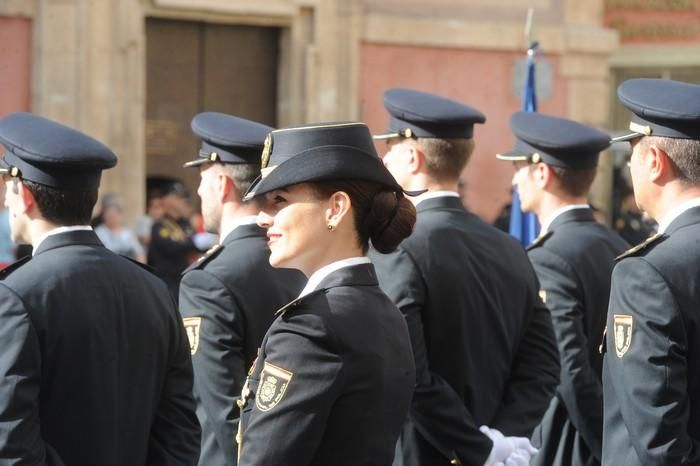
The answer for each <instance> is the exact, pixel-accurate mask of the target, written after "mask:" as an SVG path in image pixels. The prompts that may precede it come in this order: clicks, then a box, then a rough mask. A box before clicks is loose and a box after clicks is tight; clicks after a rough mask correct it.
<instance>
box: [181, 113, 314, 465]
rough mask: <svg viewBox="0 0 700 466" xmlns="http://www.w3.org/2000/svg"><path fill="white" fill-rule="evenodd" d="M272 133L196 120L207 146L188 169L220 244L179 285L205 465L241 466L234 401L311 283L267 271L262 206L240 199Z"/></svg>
mask: <svg viewBox="0 0 700 466" xmlns="http://www.w3.org/2000/svg"><path fill="white" fill-rule="evenodd" d="M271 130H272V128H270V127H268V126H265V125H262V124H259V123H255V122H252V121H248V120H244V119H242V118H236V117H234V116H230V115H224V114H222V113H213V112H207V113H200V114H199V115H197V116H195V117H194V118H193V119H192V131H194V133H195V134H196V135H197V136H199V138H201V140H202V147H201V150H200V151H199V156H198V157H197V158H196V159H194V160H192V161H191V162H188V163H186V164H185V166H186V167H198V168H199V173H200V184H199V189H198V191H197V193H198V194H199V196H200V198H201V201H202V202H201V205H202V216H203V218H204V226H205V228H206V229H207V230H208V231H209V232H211V233H215V234H218V235H219V238H220V240H219V243H218V244H217V245H216V246H214V247H213V248H212V249H210V250H209V252H208V253H207V254H206V255H205V256H203V257H202V258H201V259H199V260H198V261H197V262H195V263H194V264H192V265H191V266H190V267H189V268H188V269H187V270H186V271H185V273H184V274H183V277H182V282H181V284H180V303H179V306H180V313H181V314H182V317H183V318H184V322H185V328H186V329H187V332H188V336H189V337H190V349H191V351H192V363H193V366H194V375H195V383H194V393H195V401H196V402H197V417H198V418H199V422H200V424H201V425H202V452H201V456H200V459H199V464H201V465H203V466H206V465H221V466H223V465H235V464H236V450H237V448H238V445H237V444H236V441H235V436H236V431H237V427H238V418H239V410H238V407H237V405H236V400H237V398H238V395H239V394H240V393H241V388H242V387H243V381H244V380H245V376H246V373H247V371H248V369H249V368H250V366H251V365H252V363H253V361H254V360H255V356H256V351H257V349H258V347H259V346H260V343H261V341H262V338H263V336H264V335H265V332H266V331H267V329H268V327H269V326H270V323H271V322H272V319H273V315H274V312H275V311H276V310H277V309H278V308H280V307H281V306H282V305H284V304H286V303H288V302H289V301H291V300H292V299H294V298H295V297H296V296H298V295H299V292H300V291H301V290H302V288H303V287H304V283H305V282H306V278H305V277H304V276H303V274H301V272H298V271H294V270H288V269H273V268H272V267H271V266H270V264H269V262H268V260H269V256H270V250H269V249H268V247H267V244H266V243H267V237H266V236H265V230H263V229H262V228H260V227H259V226H258V225H257V224H256V223H255V222H256V217H257V213H258V212H259V211H260V203H259V201H257V200H252V201H250V202H247V203H244V202H243V201H242V197H243V194H245V192H246V191H247V190H248V188H249V187H250V185H251V183H252V182H253V181H254V180H255V178H257V176H258V175H259V174H260V154H261V152H262V148H263V141H264V140H265V137H266V136H267V134H268V133H269V132H270V131H271Z"/></svg>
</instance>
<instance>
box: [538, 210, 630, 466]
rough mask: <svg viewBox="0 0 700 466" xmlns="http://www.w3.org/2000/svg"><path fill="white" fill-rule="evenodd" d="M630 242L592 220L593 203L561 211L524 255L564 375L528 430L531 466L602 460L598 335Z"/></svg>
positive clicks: (563, 465)
mask: <svg viewBox="0 0 700 466" xmlns="http://www.w3.org/2000/svg"><path fill="white" fill-rule="evenodd" d="M628 247H629V245H628V244H627V243H626V242H625V241H624V240H623V239H622V238H620V236H619V235H618V234H617V233H615V232H613V231H612V230H610V229H609V228H608V227H606V226H604V225H601V224H599V223H598V222H596V220H595V218H594V217H593V211H592V210H591V209H584V208H576V209H573V210H569V211H566V212H563V213H561V214H560V215H558V216H557V217H556V218H555V219H554V220H553V221H552V223H551V225H550V226H549V228H548V231H547V233H546V234H544V235H542V236H541V237H540V238H538V240H536V241H535V242H534V243H533V244H532V245H531V246H530V247H528V255H529V257H530V261H531V262H532V264H533V266H534V267H535V272H537V276H538V278H539V279H540V287H541V291H540V296H541V297H542V299H543V300H544V301H545V304H546V305H547V307H548V308H549V310H550V312H551V313H552V320H553V322H554V333H555V334H556V336H557V342H558V344H559V356H560V362H561V375H560V382H559V387H558V388H557V393H556V396H555V397H554V398H553V399H552V402H551V404H550V406H549V408H548V409H547V412H546V413H545V416H544V418H543V420H542V423H541V424H540V426H539V427H538V428H537V429H536V430H535V433H534V435H533V444H534V445H535V446H536V447H538V448H539V449H540V451H539V453H538V454H537V455H536V456H535V457H534V458H533V460H532V462H531V463H530V464H531V465H542V466H552V465H561V466H577V465H595V464H600V455H601V448H602V442H603V437H602V436H603V386H602V382H601V370H602V365H603V358H602V356H601V355H600V351H599V346H600V338H601V337H600V336H601V335H602V334H603V328H605V317H606V315H607V311H608V299H609V296H610V277H611V275H612V269H613V266H614V265H615V257H616V256H618V255H619V254H621V253H622V252H623V251H624V250H625V249H627V248H628Z"/></svg>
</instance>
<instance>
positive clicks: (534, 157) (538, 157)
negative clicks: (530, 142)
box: [530, 152, 542, 163]
mask: <svg viewBox="0 0 700 466" xmlns="http://www.w3.org/2000/svg"><path fill="white" fill-rule="evenodd" d="M530 160H531V161H532V163H540V162H541V161H542V156H541V155H540V154H538V153H537V152H535V153H534V154H532V157H530Z"/></svg>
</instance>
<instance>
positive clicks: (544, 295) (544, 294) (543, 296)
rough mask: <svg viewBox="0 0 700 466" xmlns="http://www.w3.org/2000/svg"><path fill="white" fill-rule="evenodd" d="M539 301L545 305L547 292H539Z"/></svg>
mask: <svg viewBox="0 0 700 466" xmlns="http://www.w3.org/2000/svg"><path fill="white" fill-rule="evenodd" d="M540 299H541V300H542V302H543V303H545V304H547V290H540Z"/></svg>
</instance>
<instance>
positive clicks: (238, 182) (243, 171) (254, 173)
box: [221, 163, 260, 199]
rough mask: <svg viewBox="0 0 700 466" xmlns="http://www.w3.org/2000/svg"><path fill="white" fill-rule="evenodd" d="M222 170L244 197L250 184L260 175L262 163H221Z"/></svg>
mask: <svg viewBox="0 0 700 466" xmlns="http://www.w3.org/2000/svg"><path fill="white" fill-rule="evenodd" d="M221 170H222V171H223V172H224V173H225V174H226V176H228V177H229V178H231V181H233V185H234V186H235V187H236V189H237V190H238V193H239V195H240V197H241V199H243V196H245V193H247V192H248V190H249V189H250V186H251V185H252V184H253V182H254V181H255V180H256V179H257V178H258V176H259V175H260V164H257V163H235V164H231V163H226V164H221Z"/></svg>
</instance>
